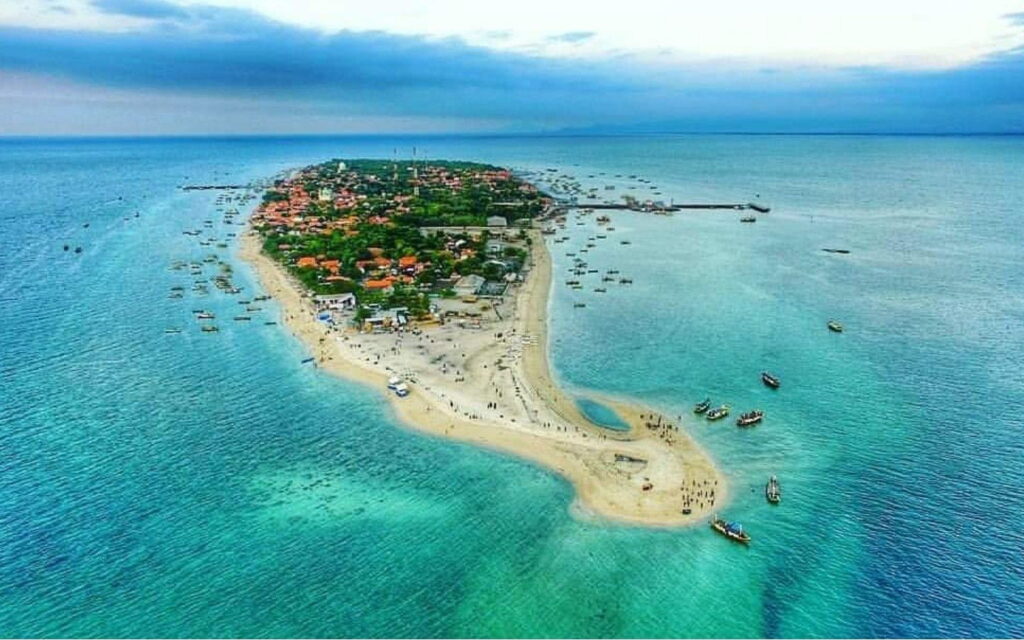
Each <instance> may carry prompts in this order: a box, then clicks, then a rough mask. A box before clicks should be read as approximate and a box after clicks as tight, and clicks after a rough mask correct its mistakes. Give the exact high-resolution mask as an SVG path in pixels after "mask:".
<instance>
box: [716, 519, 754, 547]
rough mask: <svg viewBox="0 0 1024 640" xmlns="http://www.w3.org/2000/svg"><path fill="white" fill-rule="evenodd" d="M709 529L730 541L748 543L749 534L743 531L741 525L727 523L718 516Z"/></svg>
mask: <svg viewBox="0 0 1024 640" xmlns="http://www.w3.org/2000/svg"><path fill="white" fill-rule="evenodd" d="M711 528H712V529H714V530H715V531H717V532H718V533H720V534H722V535H723V536H725V537H726V538H729V539H730V540H734V541H736V542H742V543H743V544H747V543H749V542H750V534H748V533H747V532H746V531H744V530H743V525H741V524H739V523H738V522H727V521H725V520H722V519H721V518H719V517H718V516H715V519H714V520H712V521H711Z"/></svg>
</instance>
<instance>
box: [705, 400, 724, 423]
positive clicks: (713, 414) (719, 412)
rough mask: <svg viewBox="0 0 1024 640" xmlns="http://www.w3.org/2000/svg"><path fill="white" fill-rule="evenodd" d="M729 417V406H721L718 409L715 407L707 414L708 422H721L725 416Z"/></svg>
mask: <svg viewBox="0 0 1024 640" xmlns="http://www.w3.org/2000/svg"><path fill="white" fill-rule="evenodd" d="M727 415H729V405H727V404H723V405H722V406H720V407H716V408H714V409H712V410H711V411H708V413H707V419H708V420H721V419H722V418H724V417H725V416H727Z"/></svg>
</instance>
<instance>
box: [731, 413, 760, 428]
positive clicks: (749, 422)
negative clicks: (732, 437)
mask: <svg viewBox="0 0 1024 640" xmlns="http://www.w3.org/2000/svg"><path fill="white" fill-rule="evenodd" d="M763 418H764V411H760V410H754V411H750V412H748V413H743V414H740V417H739V418H737V419H736V426H737V427H752V426H754V425H755V424H757V423H758V422H761V420H762V419H763Z"/></svg>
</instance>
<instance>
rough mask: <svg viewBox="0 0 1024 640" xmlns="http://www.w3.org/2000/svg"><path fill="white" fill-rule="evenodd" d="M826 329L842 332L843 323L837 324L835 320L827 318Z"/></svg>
mask: <svg viewBox="0 0 1024 640" xmlns="http://www.w3.org/2000/svg"><path fill="white" fill-rule="evenodd" d="M828 330H829V331H834V332H836V333H842V332H843V325H841V324H839V323H838V322H836V321H835V320H829V321H828Z"/></svg>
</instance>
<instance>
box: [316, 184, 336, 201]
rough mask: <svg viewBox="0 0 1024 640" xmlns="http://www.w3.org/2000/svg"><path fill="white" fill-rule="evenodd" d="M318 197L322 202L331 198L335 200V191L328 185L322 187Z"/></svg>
mask: <svg viewBox="0 0 1024 640" xmlns="http://www.w3.org/2000/svg"><path fill="white" fill-rule="evenodd" d="M317 199H318V200H320V202H330V201H331V200H334V192H333V191H331V190H330V189H328V188H327V187H324V188H322V189H320V193H319V194H317Z"/></svg>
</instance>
